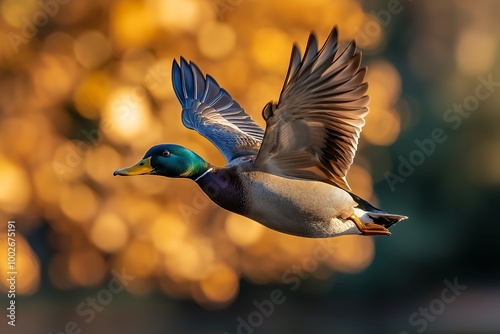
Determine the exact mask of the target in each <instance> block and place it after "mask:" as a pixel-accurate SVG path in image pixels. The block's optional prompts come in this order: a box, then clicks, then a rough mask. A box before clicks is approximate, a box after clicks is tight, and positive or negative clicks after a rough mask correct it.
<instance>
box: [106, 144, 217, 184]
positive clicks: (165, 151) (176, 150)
mask: <svg viewBox="0 0 500 334" xmlns="http://www.w3.org/2000/svg"><path fill="white" fill-rule="evenodd" d="M209 168H210V166H209V164H208V163H207V162H206V161H205V160H203V159H202V158H201V157H200V156H199V155H197V154H196V153H194V152H193V151H191V150H188V149H187V148H185V147H182V146H179V145H173V144H163V145H156V146H153V147H151V148H150V149H149V150H148V151H147V152H146V154H145V155H144V158H142V160H141V161H139V162H138V163H136V164H135V165H133V166H130V167H125V168H122V169H118V170H115V172H114V173H113V175H123V176H131V175H162V176H167V177H185V178H192V179H195V178H197V177H198V176H200V175H201V174H203V173H204V172H205V171H207V169H209Z"/></svg>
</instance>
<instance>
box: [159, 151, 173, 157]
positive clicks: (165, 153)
mask: <svg viewBox="0 0 500 334" xmlns="http://www.w3.org/2000/svg"><path fill="white" fill-rule="evenodd" d="M170 154H172V153H170V151H169V150H165V151H163V152H162V153H161V155H163V156H164V157H169V156H170Z"/></svg>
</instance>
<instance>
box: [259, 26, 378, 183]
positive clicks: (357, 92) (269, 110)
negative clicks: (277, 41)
mask: <svg viewBox="0 0 500 334" xmlns="http://www.w3.org/2000/svg"><path fill="white" fill-rule="evenodd" d="M360 63H361V53H360V52H359V51H358V50H357V48H356V44H355V42H354V41H352V42H351V43H350V44H349V45H348V46H347V47H346V48H345V49H344V50H343V51H342V52H339V46H338V32H337V28H336V27H335V28H334V29H333V30H332V32H331V33H330V35H329V36H328V39H327V40H326V42H325V44H324V45H323V47H322V48H321V49H320V50H319V51H318V42H317V39H316V36H315V35H314V34H313V33H312V34H311V35H310V36H309V41H308V43H307V47H306V51H305V54H304V57H302V58H301V55H300V51H299V50H298V48H297V46H296V45H294V46H293V49H292V56H291V60H290V65H289V67H288V73H287V76H286V79H285V83H284V86H283V89H282V91H281V95H280V98H279V101H278V103H277V104H274V103H271V102H270V103H268V104H267V105H266V106H265V107H264V110H263V111H262V115H263V117H264V119H265V120H266V123H267V126H266V132H265V135H264V140H263V142H262V146H261V148H260V151H259V154H258V156H257V159H256V161H255V166H256V167H257V168H259V169H262V170H266V171H268V172H269V173H273V174H277V175H282V176H289V177H298V178H306V179H313V180H321V181H324V182H329V183H333V184H335V185H337V186H339V187H341V188H343V189H345V190H350V188H349V185H348V184H347V181H346V178H345V176H346V173H347V171H348V170H349V167H350V166H351V164H352V161H353V159H354V155H355V153H356V148H357V145H358V138H359V134H360V132H361V128H362V127H363V125H364V124H365V121H364V117H365V116H366V114H367V113H368V103H369V100H370V99H369V97H368V96H367V95H365V93H366V91H367V89H368V84H367V83H365V82H364V78H365V74H366V68H364V67H363V68H360Z"/></svg>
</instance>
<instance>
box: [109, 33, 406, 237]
mask: <svg viewBox="0 0 500 334" xmlns="http://www.w3.org/2000/svg"><path fill="white" fill-rule="evenodd" d="M360 63H361V52H360V51H358V50H357V47H356V44H355V42H354V41H351V42H350V43H349V44H348V45H347V46H346V47H345V48H344V49H342V50H341V49H340V48H339V41H338V32H337V28H336V27H335V28H333V29H332V31H331V33H330V35H329V36H328V38H327V40H326V42H325V43H324V45H323V46H322V47H321V49H320V50H319V51H318V42H317V38H316V36H315V34H314V33H311V34H310V36H309V40H308V43H307V47H306V50H305V53H304V56H303V57H301V53H300V51H299V49H298V47H297V45H294V46H293V48H292V54H291V60H290V65H289V67H288V72H287V74H286V78H285V82H284V85H283V89H282V90H281V94H280V97H279V100H278V102H277V103H274V102H269V103H268V104H267V105H266V106H265V107H264V109H263V111H262V116H263V118H264V120H265V121H266V130H265V131H264V130H263V129H262V128H261V127H260V126H258V125H257V124H256V123H255V122H254V121H253V120H252V118H251V117H250V116H249V115H248V114H247V113H246V112H245V111H244V110H243V108H242V107H240V105H239V104H238V102H236V101H235V100H234V99H233V98H232V97H231V96H230V95H229V93H228V92H226V91H225V90H224V89H223V88H221V87H220V86H219V85H218V84H217V82H216V81H215V80H214V79H213V78H212V77H211V76H210V75H207V76H206V77H205V76H204V75H203V74H202V72H201V71H200V69H199V68H198V67H197V66H196V65H195V64H194V63H193V62H189V63H188V62H187V61H186V60H185V59H184V58H182V57H181V58H180V64H179V63H178V62H177V61H176V60H174V62H173V66H172V84H173V88H174V91H175V94H176V96H177V98H178V100H179V102H180V104H181V106H182V122H183V124H184V126H186V127H187V128H188V129H193V130H196V131H197V132H198V133H199V134H201V135H202V136H204V137H205V138H207V139H208V140H209V141H211V142H212V143H213V144H214V145H215V146H216V147H217V148H218V149H219V150H220V152H221V153H222V154H223V156H224V158H225V159H226V161H227V165H226V166H224V167H216V166H214V165H212V164H210V163H208V162H206V161H205V160H204V159H203V158H201V157H200V156H199V155H197V154H196V153H194V152H192V151H191V150H189V149H187V148H185V147H182V146H178V145H173V144H162V145H156V146H154V147H152V148H151V149H149V150H148V151H147V152H146V154H145V155H144V157H143V159H142V160H141V161H139V162H138V163H137V164H135V165H133V166H131V167H127V168H122V169H118V170H116V171H115V172H114V175H125V176H129V175H161V176H166V177H173V178H179V177H182V178H189V179H192V180H193V181H194V182H196V183H197V184H198V185H199V186H200V188H201V189H202V190H203V191H204V192H205V193H206V195H207V196H208V197H209V198H210V199H211V200H212V201H213V202H215V203H216V204H218V205H219V206H221V207H222V208H224V209H226V210H229V211H231V212H234V213H237V214H240V215H243V216H245V217H248V218H250V219H253V220H255V221H257V222H259V223H261V224H263V225H265V226H267V227H268V228H271V229H273V230H276V231H280V232H283V233H287V234H291V235H295V236H301V237H310V238H326V237H335V236H340V235H347V234H361V235H366V236H369V235H390V232H389V230H388V228H389V227H390V226H392V225H393V224H395V223H397V222H398V221H400V220H402V219H405V218H407V217H405V216H401V215H396V214H388V213H386V212H384V211H382V210H380V209H377V208H376V207H374V206H373V205H371V204H370V203H368V202H367V201H365V200H363V199H362V198H360V197H358V196H356V195H355V194H353V193H352V192H351V188H350V187H349V185H348V184H347V180H346V174H347V171H348V170H349V168H350V166H351V164H352V162H353V158H354V155H355V152H356V148H357V145H358V138H359V135H360V133H361V128H362V127H363V125H364V124H365V120H364V117H365V116H366V114H367V113H368V103H369V101H370V98H369V96H367V95H365V94H366V91H367V88H368V84H367V83H366V82H364V79H365V74H366V67H362V68H360Z"/></svg>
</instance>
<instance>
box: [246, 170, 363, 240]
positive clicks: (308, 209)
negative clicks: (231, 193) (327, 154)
mask: <svg viewBox="0 0 500 334" xmlns="http://www.w3.org/2000/svg"><path fill="white" fill-rule="evenodd" d="M242 181H243V182H244V183H246V186H247V187H245V188H246V189H248V193H247V194H246V195H247V200H248V204H249V205H248V206H247V212H245V213H244V215H245V216H247V217H249V218H251V219H253V220H255V221H258V222H260V223H261V224H263V225H265V226H267V227H269V228H271V229H274V230H277V231H280V232H284V233H288V234H293V235H298V236H303V237H312V238H323V237H332V236H336V235H342V234H357V233H359V231H358V229H357V228H356V226H355V225H354V223H353V222H352V221H351V220H346V218H348V217H349V216H351V215H352V214H353V213H354V206H356V203H355V202H354V200H353V199H352V197H351V196H350V195H349V194H348V193H347V192H346V191H344V190H342V189H340V188H337V187H334V186H331V185H329V184H326V183H324V182H317V181H309V180H298V179H288V178H283V177H279V176H276V175H272V174H267V173H262V172H249V173H247V174H245V175H242Z"/></svg>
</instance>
